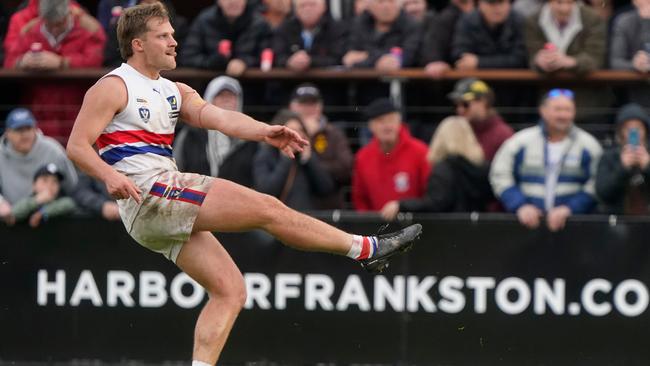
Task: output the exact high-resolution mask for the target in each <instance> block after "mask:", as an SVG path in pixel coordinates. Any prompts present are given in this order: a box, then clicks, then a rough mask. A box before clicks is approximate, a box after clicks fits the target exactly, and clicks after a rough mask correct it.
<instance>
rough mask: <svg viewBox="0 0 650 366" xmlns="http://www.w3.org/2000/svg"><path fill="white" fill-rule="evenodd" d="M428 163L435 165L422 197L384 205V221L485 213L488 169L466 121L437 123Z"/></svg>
mask: <svg viewBox="0 0 650 366" xmlns="http://www.w3.org/2000/svg"><path fill="white" fill-rule="evenodd" d="M427 160H428V161H429V162H430V163H431V164H433V165H434V166H433V170H432V172H431V175H430V176H429V180H428V182H427V191H426V194H425V196H424V197H422V198H416V199H408V200H401V201H390V202H388V203H386V204H385V205H384V207H383V208H382V210H381V215H382V217H383V218H384V219H385V220H388V221H392V220H394V219H395V217H397V214H398V213H399V212H400V211H401V212H472V211H486V209H487V206H488V204H489V203H490V202H491V201H493V200H494V196H493V194H492V188H491V187H490V182H489V180H488V174H489V170H490V166H489V164H488V163H487V162H486V161H485V157H484V155H483V149H482V148H481V145H480V144H479V143H478V141H477V140H476V136H474V133H473V132H472V128H471V127H470V125H469V122H468V121H467V120H466V119H465V118H463V117H457V116H454V117H447V118H445V119H444V120H443V121H442V122H440V125H439V126H438V129H437V130H436V133H435V135H434V136H433V139H432V140H431V145H430V146H429V152H428V153H427Z"/></svg>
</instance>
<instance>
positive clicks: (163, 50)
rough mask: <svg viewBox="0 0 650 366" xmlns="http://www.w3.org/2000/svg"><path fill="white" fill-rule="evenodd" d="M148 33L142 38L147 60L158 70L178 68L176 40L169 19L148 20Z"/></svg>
mask: <svg viewBox="0 0 650 366" xmlns="http://www.w3.org/2000/svg"><path fill="white" fill-rule="evenodd" d="M147 29H148V30H147V33H146V34H145V36H144V37H143V38H142V39H141V45H142V49H143V50H144V55H145V58H146V62H147V63H148V64H149V65H151V66H153V67H154V68H156V69H158V70H172V69H174V68H176V46H178V43H176V40H175V39H174V28H172V25H171V24H170V23H169V20H167V19H165V20H163V19H160V18H152V19H149V21H147Z"/></svg>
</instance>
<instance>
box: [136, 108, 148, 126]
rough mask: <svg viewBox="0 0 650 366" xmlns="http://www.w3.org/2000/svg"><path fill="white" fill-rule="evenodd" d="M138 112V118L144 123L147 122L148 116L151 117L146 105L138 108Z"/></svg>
mask: <svg viewBox="0 0 650 366" xmlns="http://www.w3.org/2000/svg"><path fill="white" fill-rule="evenodd" d="M138 113H139V114H140V118H141V119H142V121H143V122H144V123H147V122H149V118H151V112H150V111H149V109H148V108H147V107H140V108H138Z"/></svg>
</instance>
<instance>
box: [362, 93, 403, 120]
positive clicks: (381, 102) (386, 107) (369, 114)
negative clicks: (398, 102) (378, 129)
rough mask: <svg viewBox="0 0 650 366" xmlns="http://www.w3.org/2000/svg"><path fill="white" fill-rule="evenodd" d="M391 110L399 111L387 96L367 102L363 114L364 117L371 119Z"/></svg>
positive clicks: (391, 111)
mask: <svg viewBox="0 0 650 366" xmlns="http://www.w3.org/2000/svg"><path fill="white" fill-rule="evenodd" d="M393 112H399V110H398V109H397V107H396V106H395V104H394V103H393V102H392V101H391V100H390V99H388V98H379V99H376V100H374V101H373V102H372V103H370V104H368V106H367V107H366V110H365V113H364V114H365V116H366V119H368V120H371V119H374V118H377V117H379V116H383V115H384V114H388V113H393Z"/></svg>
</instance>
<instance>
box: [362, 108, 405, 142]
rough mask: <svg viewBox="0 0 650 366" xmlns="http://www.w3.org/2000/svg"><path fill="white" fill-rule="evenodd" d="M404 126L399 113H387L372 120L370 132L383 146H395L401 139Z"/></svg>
mask: <svg viewBox="0 0 650 366" xmlns="http://www.w3.org/2000/svg"><path fill="white" fill-rule="evenodd" d="M401 125H402V121H401V117H400V114H399V113H397V112H392V113H386V114H384V115H381V116H378V117H376V118H373V119H372V120H370V125H369V127H370V131H372V134H373V136H375V137H376V138H377V140H379V143H380V144H382V145H384V144H385V145H394V144H395V143H397V139H398V138H399V130H400V126H401Z"/></svg>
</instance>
